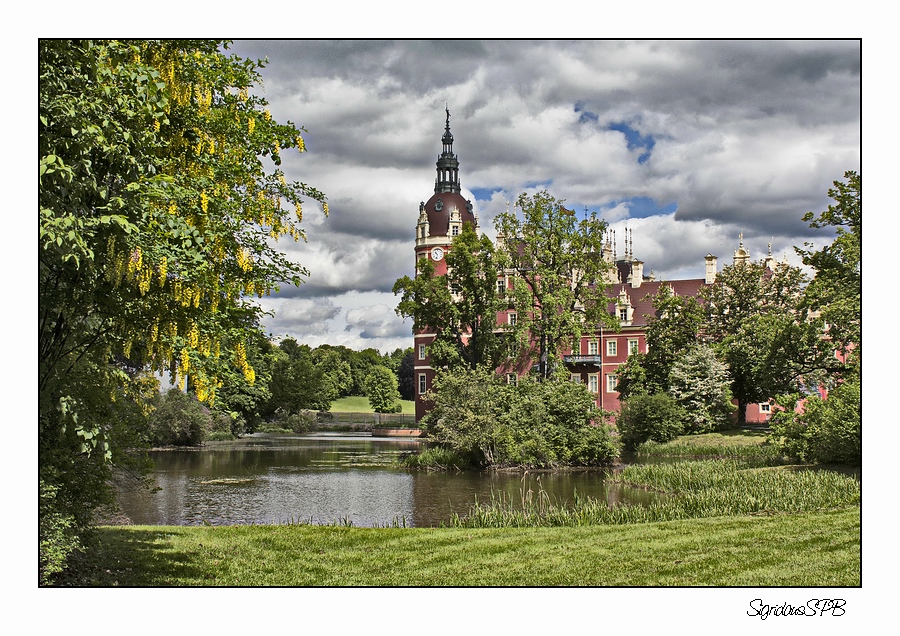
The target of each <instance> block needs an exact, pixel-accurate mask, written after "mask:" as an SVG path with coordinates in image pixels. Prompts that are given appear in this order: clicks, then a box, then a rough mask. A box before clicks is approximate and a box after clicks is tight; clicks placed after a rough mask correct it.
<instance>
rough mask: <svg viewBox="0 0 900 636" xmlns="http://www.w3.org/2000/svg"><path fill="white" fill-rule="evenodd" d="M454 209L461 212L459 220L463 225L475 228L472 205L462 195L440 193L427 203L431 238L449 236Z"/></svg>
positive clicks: (426, 209) (426, 208) (426, 210)
mask: <svg viewBox="0 0 900 636" xmlns="http://www.w3.org/2000/svg"><path fill="white" fill-rule="evenodd" d="M454 209H455V210H457V211H458V212H459V218H460V220H461V221H462V222H463V223H471V224H472V225H473V226H474V225H475V224H476V221H475V214H474V209H473V208H472V204H471V203H470V202H469V201H466V200H465V199H464V198H463V197H462V195H461V194H457V193H456V192H439V193H437V194H434V195H432V197H431V198H430V199H428V201H427V202H426V203H425V213H426V214H427V215H428V233H429V234H430V235H431V236H447V235H448V234H449V233H450V215H451V213H452V212H453V210H454Z"/></svg>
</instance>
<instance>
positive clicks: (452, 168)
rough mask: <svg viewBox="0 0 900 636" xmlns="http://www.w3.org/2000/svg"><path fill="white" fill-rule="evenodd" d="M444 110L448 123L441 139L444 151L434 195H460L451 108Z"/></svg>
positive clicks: (440, 159)
mask: <svg viewBox="0 0 900 636" xmlns="http://www.w3.org/2000/svg"><path fill="white" fill-rule="evenodd" d="M444 110H445V111H446V113H447V121H446V124H445V127H444V136H443V137H441V142H442V143H443V150H442V152H441V154H440V156H439V157H438V160H437V164H436V165H437V178H435V180H434V193H435V194H439V193H441V192H455V193H457V194H459V191H460V185H459V161H458V160H457V159H456V155H455V154H453V133H451V132H450V108H449V107H446V106H445V108H444Z"/></svg>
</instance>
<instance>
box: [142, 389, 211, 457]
mask: <svg viewBox="0 0 900 636" xmlns="http://www.w3.org/2000/svg"><path fill="white" fill-rule="evenodd" d="M154 405H155V407H156V408H155V410H154V411H153V413H151V415H150V421H149V426H148V428H147V435H148V441H149V442H150V445H151V446H196V445H197V444H200V443H201V442H203V440H204V439H205V438H206V435H207V434H208V433H209V432H210V431H211V430H212V427H213V418H212V415H211V414H210V412H209V409H208V408H206V407H205V406H203V405H202V404H201V403H200V402H198V401H197V400H196V399H194V398H193V397H191V396H190V395H187V394H185V393H184V392H182V391H180V390H178V389H169V390H168V391H166V392H165V393H163V394H161V395H160V396H158V398H157V399H156V400H154Z"/></svg>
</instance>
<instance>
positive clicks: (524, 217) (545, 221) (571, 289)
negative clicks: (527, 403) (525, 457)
mask: <svg viewBox="0 0 900 636" xmlns="http://www.w3.org/2000/svg"><path fill="white" fill-rule="evenodd" d="M563 203H564V201H563V200H558V199H556V198H554V197H552V196H551V195H550V194H549V193H548V192H547V191H546V190H543V191H541V192H538V193H536V194H534V195H531V196H529V195H527V194H522V195H521V196H520V197H519V198H518V200H517V202H516V206H517V207H518V208H519V210H521V215H519V214H518V213H516V212H515V211H507V212H504V213H502V214H500V215H499V216H498V217H497V220H496V221H495V226H496V228H497V235H498V259H497V260H498V262H499V264H500V266H501V268H502V269H503V270H506V271H509V272H511V273H512V277H513V289H512V292H511V296H512V301H513V306H514V308H515V310H516V315H517V323H516V333H517V336H518V338H517V340H518V342H519V344H520V346H521V349H520V350H521V351H523V352H525V356H526V357H528V358H530V359H531V361H532V362H533V363H534V364H535V365H536V366H537V370H538V375H539V377H540V378H542V379H548V378H550V377H551V376H552V375H553V372H554V369H555V363H556V362H557V361H559V360H560V359H561V356H562V355H563V353H564V352H565V351H566V350H567V349H568V348H570V347H571V346H572V344H573V343H575V342H578V341H579V339H580V338H581V334H582V333H583V332H584V331H585V330H587V331H589V332H594V331H595V330H596V329H597V328H598V327H603V328H606V329H611V330H616V329H618V327H619V323H618V321H617V320H616V318H615V316H612V315H611V314H610V313H609V312H608V311H607V306H608V303H609V302H610V299H609V298H608V297H607V296H606V285H605V284H604V280H605V279H606V274H607V272H608V270H609V268H610V267H612V264H610V263H608V262H607V261H605V260H604V259H603V258H602V247H603V246H602V241H603V232H604V230H605V229H606V224H605V223H604V222H603V221H601V220H600V219H599V218H598V217H597V214H596V213H591V214H589V215H588V214H587V213H586V214H585V218H583V219H581V220H579V219H578V218H577V217H576V214H575V212H574V211H572V210H568V209H566V208H565V207H563Z"/></svg>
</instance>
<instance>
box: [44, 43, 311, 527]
mask: <svg viewBox="0 0 900 636" xmlns="http://www.w3.org/2000/svg"><path fill="white" fill-rule="evenodd" d="M38 46H39V50H38V53H39V59H38V76H39V90H38V93H39V100H38V101H39V104H38V134H39V138H38V153H39V187H38V199H39V236H38V248H39V250H38V391H39V414H38V421H39V456H38V459H39V464H40V479H41V482H42V485H47V486H48V492H49V491H50V490H52V491H53V492H54V499H53V501H54V504H53V505H55V506H57V512H59V514H62V515H63V516H69V517H71V518H72V519H74V525H73V526H72V527H80V528H84V527H86V526H87V525H88V523H89V520H90V517H91V512H92V509H93V507H94V506H95V505H96V504H98V503H101V502H102V501H105V500H107V501H108V500H109V499H110V493H111V491H110V489H109V488H108V487H106V486H105V484H106V483H107V477H108V476H109V472H110V468H111V466H112V465H113V464H115V463H118V462H120V461H124V457H125V456H126V454H125V453H124V449H123V448H118V447H117V446H116V444H115V440H116V435H117V433H116V431H117V429H119V428H121V426H122V425H121V421H122V420H121V418H119V417H116V415H115V413H114V412H113V410H111V409H110V408H109V406H108V405H109V403H110V399H111V398H112V399H114V400H116V402H117V404H119V405H121V404H123V403H124V402H130V403H131V404H133V405H134V408H137V409H142V408H144V406H142V405H143V404H144V398H143V396H141V394H140V391H138V390H137V389H136V388H135V387H136V385H135V382H136V381H137V378H138V374H139V372H140V371H141V370H145V369H149V370H153V371H157V372H168V373H169V374H170V376H171V378H172V380H174V381H175V382H176V383H177V384H178V385H179V386H181V387H182V388H187V389H190V390H192V391H194V392H195V394H196V396H197V397H198V398H199V399H201V400H202V401H204V402H207V403H213V402H214V398H215V394H216V389H217V385H218V377H219V375H220V371H221V370H222V369H223V368H224V367H225V366H226V365H227V364H229V363H234V364H235V365H236V366H237V367H238V368H239V369H240V370H241V373H242V374H243V375H244V377H245V378H246V379H247V381H248V382H249V383H253V381H254V377H255V372H254V369H253V368H252V366H250V364H249V362H248V360H247V351H246V344H245V343H246V340H247V338H248V336H249V334H251V333H254V332H255V331H257V330H258V322H259V316H260V313H261V309H260V308H259V306H258V305H256V304H255V303H254V302H252V300H251V297H252V296H260V295H265V294H268V293H269V292H270V291H271V290H273V289H276V286H277V284H278V282H279V281H288V282H291V283H294V284H297V283H299V282H301V280H302V278H303V276H304V275H305V274H306V270H305V269H304V268H303V267H302V266H301V265H299V264H298V263H295V262H292V261H290V260H288V259H287V258H286V257H285V255H284V254H283V253H282V252H280V251H279V250H278V249H277V248H276V246H275V245H274V244H273V240H274V239H278V238H279V237H283V236H290V237H291V238H293V239H294V240H299V239H301V238H303V233H302V230H301V229H300V227H299V222H300V220H301V218H302V211H301V204H302V201H303V200H304V199H312V200H314V201H318V202H320V203H321V204H322V207H323V210H324V211H325V212H326V213H327V204H326V203H325V198H324V196H323V195H322V194H321V193H320V192H318V191H317V190H315V189H314V188H311V187H310V186H308V185H306V184H303V183H299V182H288V181H286V179H285V177H284V174H283V172H282V171H281V170H280V168H279V165H280V163H281V155H282V153H283V152H284V150H286V149H289V148H297V149H298V150H300V151H302V150H303V149H304V144H303V138H302V136H301V135H302V129H298V128H297V127H295V126H294V125H293V124H291V123H290V122H288V123H286V124H279V123H277V122H275V121H273V120H272V118H271V116H270V115H269V113H268V110H267V109H266V102H265V100H263V99H262V98H260V97H257V96H254V95H251V94H250V88H251V87H252V86H253V85H254V84H258V83H259V73H258V68H259V67H260V66H261V63H254V62H252V61H248V60H241V59H239V58H237V57H228V56H226V54H225V53H223V52H221V51H220V47H222V48H224V47H227V43H221V42H214V41H195V40H168V41H134V42H124V41H115V40H112V41H89V40H84V41H72V40H41V41H40V42H39V45H38ZM117 408H118V407H117ZM88 484H90V487H88V486H87V485H88ZM51 486H52V488H50V487H51Z"/></svg>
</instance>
